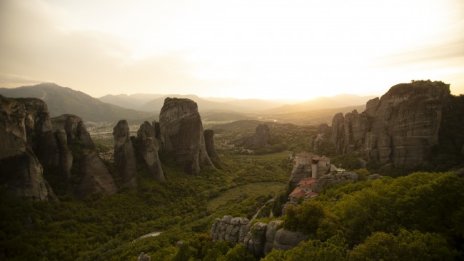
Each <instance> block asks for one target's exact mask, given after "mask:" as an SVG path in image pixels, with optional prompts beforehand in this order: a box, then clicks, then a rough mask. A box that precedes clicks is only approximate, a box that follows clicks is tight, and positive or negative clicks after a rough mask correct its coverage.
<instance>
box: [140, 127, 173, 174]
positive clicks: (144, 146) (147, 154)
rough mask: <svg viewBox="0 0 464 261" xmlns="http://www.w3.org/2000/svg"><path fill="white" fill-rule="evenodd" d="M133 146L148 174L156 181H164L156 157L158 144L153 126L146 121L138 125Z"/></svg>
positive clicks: (157, 157)
mask: <svg viewBox="0 0 464 261" xmlns="http://www.w3.org/2000/svg"><path fill="white" fill-rule="evenodd" d="M134 145H135V147H136V153H137V154H138V155H139V158H140V159H141V160H142V161H143V165H144V166H145V167H146V169H147V171H148V173H149V174H150V175H151V176H153V178H155V179H156V180H158V181H165V180H166V178H165V177H164V172H163V169H162V167H161V161H160V159H159V155H158V149H159V144H158V140H157V139H156V131H155V128H154V126H152V125H151V124H150V123H149V122H147V121H146V122H144V123H143V124H142V125H140V128H139V130H138V131H137V138H136V143H135V144H134Z"/></svg>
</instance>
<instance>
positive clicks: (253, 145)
mask: <svg viewBox="0 0 464 261" xmlns="http://www.w3.org/2000/svg"><path fill="white" fill-rule="evenodd" d="M270 139H271V131H270V129H269V126H267V125H266V124H259V125H258V126H256V130H255V134H253V136H251V137H247V138H245V139H244V140H243V142H242V145H243V146H244V147H245V148H247V149H254V150H255V149H262V148H265V147H269V145H270V144H269V141H270Z"/></svg>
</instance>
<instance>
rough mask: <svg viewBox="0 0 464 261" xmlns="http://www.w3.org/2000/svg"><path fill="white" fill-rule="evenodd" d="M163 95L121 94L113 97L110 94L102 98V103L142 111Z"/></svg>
mask: <svg viewBox="0 0 464 261" xmlns="http://www.w3.org/2000/svg"><path fill="white" fill-rule="evenodd" d="M161 96H162V95H161V94H150V93H137V94H131V95H127V94H119V95H112V94H108V95H105V96H103V97H100V98H98V99H100V101H102V102H105V103H109V104H113V105H117V106H120V107H123V108H127V109H133V110H140V109H141V107H142V106H143V105H144V104H145V103H147V102H149V101H151V100H154V99H157V98H159V97H161Z"/></svg>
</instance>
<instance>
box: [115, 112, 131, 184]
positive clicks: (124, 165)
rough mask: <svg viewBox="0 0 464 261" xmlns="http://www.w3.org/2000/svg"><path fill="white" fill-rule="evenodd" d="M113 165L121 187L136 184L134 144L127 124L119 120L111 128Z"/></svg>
mask: <svg viewBox="0 0 464 261" xmlns="http://www.w3.org/2000/svg"><path fill="white" fill-rule="evenodd" d="M113 138H114V165H115V166H116V172H117V175H118V178H119V179H120V183H121V186H122V187H126V188H134V187H136V186H137V177H136V174H137V166H136V159H135V152H134V146H133V144H132V141H131V137H130V133H129V124H128V123H127V121H126V120H120V121H119V122H118V123H117V124H116V126H114V128H113Z"/></svg>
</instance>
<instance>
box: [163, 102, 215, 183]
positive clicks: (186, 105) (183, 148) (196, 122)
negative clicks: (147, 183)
mask: <svg viewBox="0 0 464 261" xmlns="http://www.w3.org/2000/svg"><path fill="white" fill-rule="evenodd" d="M159 125H160V133H161V135H160V138H161V151H162V152H163V154H166V155H167V157H172V158H173V159H174V160H175V162H176V163H177V164H178V165H180V166H182V167H183V169H184V171H185V172H186V173H188V174H198V173H199V172H200V169H201V167H202V166H213V163H212V161H211V159H210V158H209V156H208V153H207V151H206V144H205V139H204V135H203V124H202V122H201V117H200V114H199V113H198V107H197V104H196V103H195V102H194V101H192V100H190V99H179V98H166V99H165V100H164V105H163V107H162V108H161V112H160V117H159Z"/></svg>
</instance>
